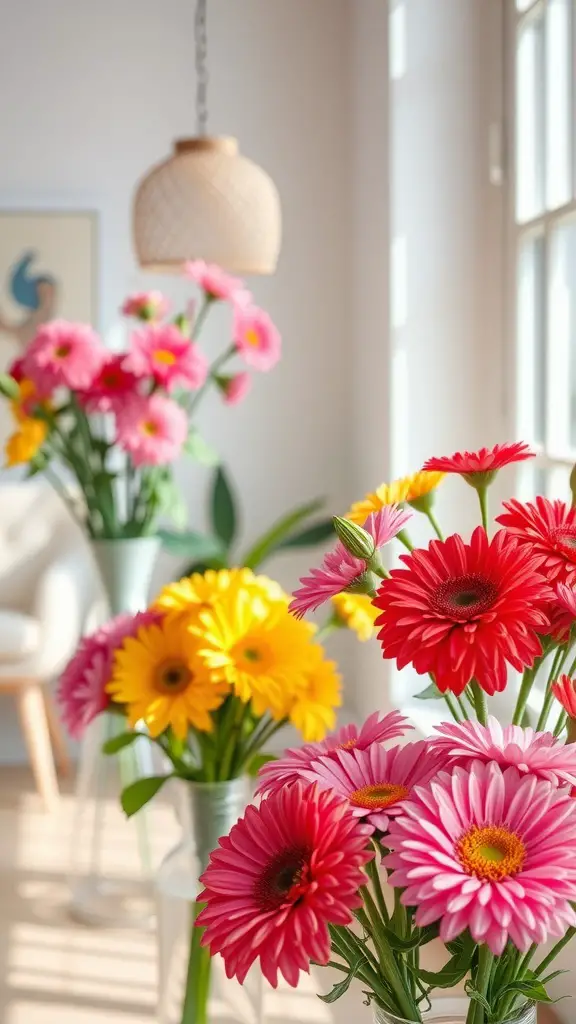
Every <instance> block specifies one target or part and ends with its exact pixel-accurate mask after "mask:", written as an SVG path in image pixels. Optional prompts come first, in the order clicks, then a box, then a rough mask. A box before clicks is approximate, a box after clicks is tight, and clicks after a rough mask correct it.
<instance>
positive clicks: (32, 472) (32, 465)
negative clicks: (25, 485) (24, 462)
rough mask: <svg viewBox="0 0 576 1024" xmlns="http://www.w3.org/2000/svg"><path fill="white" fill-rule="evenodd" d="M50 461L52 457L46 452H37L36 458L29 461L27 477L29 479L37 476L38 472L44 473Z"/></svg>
mask: <svg viewBox="0 0 576 1024" xmlns="http://www.w3.org/2000/svg"><path fill="white" fill-rule="evenodd" d="M49 462H50V459H49V457H48V456H47V455H46V453H45V452H42V451H39V452H36V455H35V456H34V458H32V459H30V462H29V463H28V469H27V471H26V479H27V480H29V479H30V477H31V476H36V474H37V473H43V472H44V470H45V469H46V466H47V465H48V463H49Z"/></svg>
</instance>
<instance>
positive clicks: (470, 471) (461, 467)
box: [422, 441, 535, 487]
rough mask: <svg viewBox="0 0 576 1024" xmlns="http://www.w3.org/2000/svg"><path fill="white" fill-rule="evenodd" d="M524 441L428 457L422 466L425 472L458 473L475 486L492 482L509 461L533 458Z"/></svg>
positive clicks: (532, 453)
mask: <svg viewBox="0 0 576 1024" xmlns="http://www.w3.org/2000/svg"><path fill="white" fill-rule="evenodd" d="M534 455H535V452H533V451H531V450H530V448H529V447H528V445H527V444H526V443H525V442H524V441H514V442H512V443H506V444H497V445H494V447H493V448H481V449H480V451H478V452H454V455H449V456H441V457H440V458H437V459H428V462H425V463H424V466H423V467H422V468H423V469H424V470H426V472H434V471H437V472H440V473H460V475H461V476H463V477H464V479H465V480H467V481H468V483H469V484H472V486H473V487H477V486H478V483H479V482H481V483H483V484H484V485H486V484H489V483H491V482H492V480H493V479H494V477H495V476H496V473H497V472H498V470H499V469H502V468H503V466H508V465H509V464H510V463H511V462H524V460H525V459H532V458H534Z"/></svg>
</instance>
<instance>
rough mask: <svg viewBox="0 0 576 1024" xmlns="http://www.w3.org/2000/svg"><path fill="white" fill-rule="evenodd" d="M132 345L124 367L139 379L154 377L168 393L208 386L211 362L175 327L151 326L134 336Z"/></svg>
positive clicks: (135, 333) (164, 325) (171, 325)
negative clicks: (178, 389) (175, 389)
mask: <svg viewBox="0 0 576 1024" xmlns="http://www.w3.org/2000/svg"><path fill="white" fill-rule="evenodd" d="M130 344H131V348H130V352H129V353H128V355H127V356H126V358H125V361H124V366H125V368H126V369H127V370H129V371H130V372H131V373H134V374H135V375H136V376H137V377H152V379H153V380H154V381H156V383H157V384H159V385H160V386H161V387H163V388H166V390H167V391H172V390H173V389H174V388H176V387H179V388H190V389H192V390H195V389H196V388H199V387H201V386H202V384H204V381H205V380H206V377H207V375H208V360H207V359H206V356H205V355H204V353H203V352H201V350H200V349H199V348H198V346H197V345H195V344H194V342H192V341H189V340H188V338H185V337H184V335H183V334H182V332H181V331H179V330H178V328H177V327H176V326H175V325H174V324H148V325H147V326H146V327H144V328H143V329H142V330H140V331H135V332H134V334H133V335H132V339H131V343H130Z"/></svg>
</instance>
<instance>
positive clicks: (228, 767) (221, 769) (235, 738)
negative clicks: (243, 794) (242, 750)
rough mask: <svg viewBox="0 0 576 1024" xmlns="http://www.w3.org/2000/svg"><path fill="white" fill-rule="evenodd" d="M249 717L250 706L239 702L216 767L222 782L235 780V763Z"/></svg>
mask: <svg viewBox="0 0 576 1024" xmlns="http://www.w3.org/2000/svg"><path fill="white" fill-rule="evenodd" d="M249 716H250V704H243V703H242V702H241V701H238V706H237V708H236V710H235V714H234V720H233V722H232V728H231V729H230V733H229V735H228V742H227V744H226V747H225V749H224V753H223V756H222V760H221V761H220V764H217V765H216V772H217V774H218V778H219V779H220V781H221V782H225V781H226V780H227V779H230V778H234V774H235V772H234V770H233V769H234V763H235V761H236V760H238V758H237V755H238V747H239V745H240V744H241V742H242V731H243V728H244V723H245V721H246V719H247V718H248V717H249Z"/></svg>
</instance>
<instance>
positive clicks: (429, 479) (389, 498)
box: [346, 470, 446, 526]
mask: <svg viewBox="0 0 576 1024" xmlns="http://www.w3.org/2000/svg"><path fill="white" fill-rule="evenodd" d="M445 476H446V474H445V473H436V472H434V473H430V472H426V471H425V470H421V471H420V472H419V473H413V474H412V475H411V476H405V477H402V478H401V479H399V480H394V481H393V483H391V484H381V485H380V487H378V488H377V489H376V490H375V491H373V492H372V493H370V494H367V495H366V496H365V497H364V498H362V499H361V500H360V501H355V502H354V504H353V505H352V507H351V508H350V510H349V512H348V513H347V515H346V518H347V519H350V520H351V521H352V522H353V523H358V524H359V525H360V526H363V525H364V523H365V522H366V520H367V518H368V516H369V515H370V514H371V513H372V512H378V510H379V509H381V508H383V507H384V506H385V505H394V504H397V503H399V502H402V501H405V502H408V503H409V504H411V505H414V506H415V507H416V508H418V502H419V500H420V499H422V498H424V499H425V498H426V497H427V496H428V495H430V494H431V493H432V492H433V491H434V490H436V488H437V487H438V485H439V484H440V483H441V482H442V480H443V479H444V477H445Z"/></svg>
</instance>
